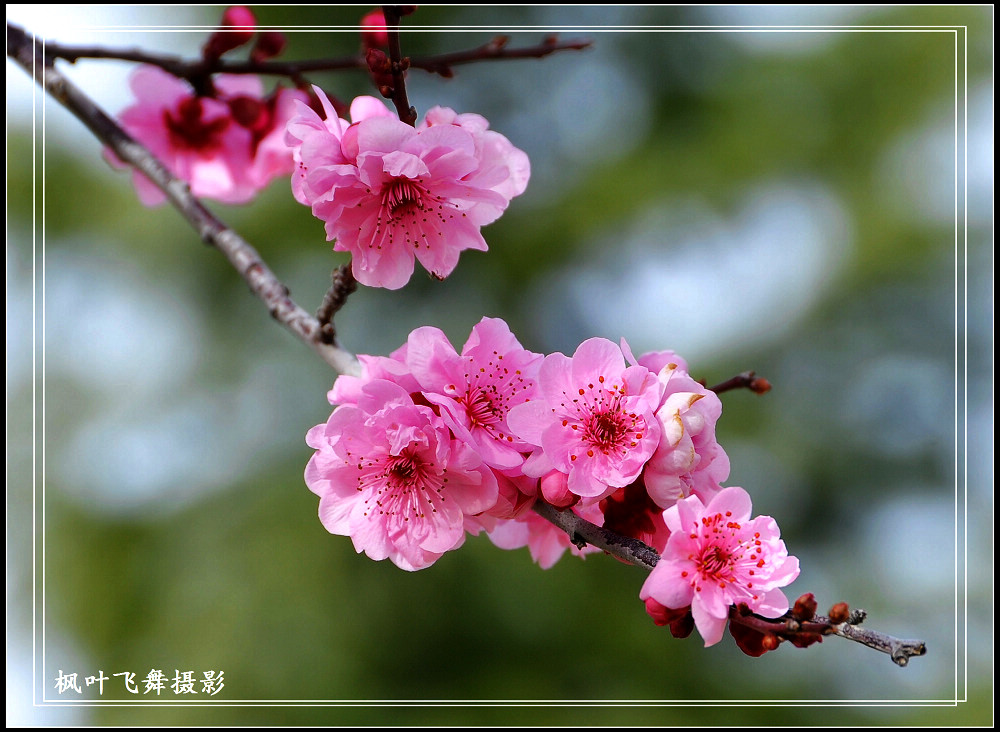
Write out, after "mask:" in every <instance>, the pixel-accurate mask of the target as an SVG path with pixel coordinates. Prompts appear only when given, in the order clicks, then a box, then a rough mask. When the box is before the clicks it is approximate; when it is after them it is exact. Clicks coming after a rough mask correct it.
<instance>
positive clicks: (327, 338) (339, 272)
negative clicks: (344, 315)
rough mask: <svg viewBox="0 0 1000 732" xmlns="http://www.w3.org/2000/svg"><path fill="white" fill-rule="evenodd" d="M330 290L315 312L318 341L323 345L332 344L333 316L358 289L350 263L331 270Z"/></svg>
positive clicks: (334, 337) (333, 332)
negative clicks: (317, 324)
mask: <svg viewBox="0 0 1000 732" xmlns="http://www.w3.org/2000/svg"><path fill="white" fill-rule="evenodd" d="M331 279H332V284H331V285H330V289H329V290H327V291H326V295H324V296H323V302H322V303H320V306H319V309H318V310H317V311H316V320H317V321H319V326H320V339H321V340H322V341H323V342H324V343H333V342H334V341H335V340H336V337H337V331H336V330H335V329H334V327H333V316H334V315H336V314H337V312H338V311H339V310H340V309H341V308H342V307H344V304H345V303H346V302H347V298H348V297H350V295H351V293H353V292H354V291H355V290H357V289H358V281H357V280H356V279H354V272H353V270H352V269H351V263H350V262H348V263H347V264H342V265H340V266H339V267H337V269H335V270H333V275H332V277H331Z"/></svg>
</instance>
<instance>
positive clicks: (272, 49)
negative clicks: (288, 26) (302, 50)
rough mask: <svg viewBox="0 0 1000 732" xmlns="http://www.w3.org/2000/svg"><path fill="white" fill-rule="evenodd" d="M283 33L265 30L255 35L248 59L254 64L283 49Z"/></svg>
mask: <svg viewBox="0 0 1000 732" xmlns="http://www.w3.org/2000/svg"><path fill="white" fill-rule="evenodd" d="M285 43H286V39H285V34H284V33H278V31H265V32H264V33H261V34H260V35H259V36H257V42H256V43H255V44H254V46H253V50H252V51H250V60H251V61H253V62H254V63H255V64H258V63H260V62H262V61H267V59H269V58H274V57H275V56H277V55H279V54H281V52H282V51H284V50H285Z"/></svg>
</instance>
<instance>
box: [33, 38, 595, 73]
mask: <svg viewBox="0 0 1000 732" xmlns="http://www.w3.org/2000/svg"><path fill="white" fill-rule="evenodd" d="M508 41H509V37H508V36H497V37H495V38H493V39H492V40H490V41H489V42H487V43H485V44H483V45H482V46H478V47H476V48H471V49H468V50H465V51H455V52H452V53H442V54H436V55H431V56H423V57H420V58H411V59H409V68H411V69H420V70H421V71H426V72H428V73H431V74H438V75H440V76H443V77H446V78H451V76H452V75H453V72H452V70H451V67H452V66H459V65H462V64H470V63H476V62H478V61H505V60H516V59H528V58H544V57H545V56H548V55H550V54H552V53H556V52H558V51H579V50H583V49H586V48H590V46H591V45H593V44H592V42H591V41H559V40H558V39H557V38H556V37H555V36H548V37H546V38H545V39H544V40H543V41H542V42H541V43H540V44H537V45H534V46H526V47H524V48H508V47H507V43H508ZM45 57H46V63H47V64H48V65H51V63H52V60H54V59H57V58H61V59H63V60H65V61H68V62H69V63H75V62H76V61H78V60H80V59H83V58H92V59H112V60H116V61H132V62H134V63H141V64H150V65H152V66H158V67H160V68H161V69H163V70H164V71H166V72H168V73H170V74H172V75H174V76H176V77H178V78H181V79H188V80H192V79H199V78H202V77H204V76H205V75H206V74H262V75H266V76H287V77H288V78H290V79H292V80H301V79H302V75H303V74H305V73H308V72H315V71H347V70H355V71H367V70H368V62H367V60H366V59H365V57H364V56H361V55H358V54H354V55H350V56H332V57H328V58H318V59H307V60H302V61H252V60H251V61H236V60H231V59H229V60H227V59H224V58H214V59H213V58H210V59H198V60H196V61H188V60H185V59H183V58H181V57H179V56H171V55H169V54H160V53H151V52H149V51H143V50H141V49H137V48H133V49H108V48H103V47H101V46H72V45H66V44H62V43H56V42H48V43H46V46H45ZM400 60H402V59H400Z"/></svg>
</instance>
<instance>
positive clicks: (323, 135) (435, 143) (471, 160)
mask: <svg viewBox="0 0 1000 732" xmlns="http://www.w3.org/2000/svg"><path fill="white" fill-rule="evenodd" d="M314 88H315V87H314ZM315 89H316V94H317V96H318V97H319V100H320V103H321V104H322V106H323V109H324V112H325V114H326V118H325V119H321V118H320V117H319V115H318V114H316V112H314V111H313V110H312V109H310V108H309V107H308V106H307V105H305V104H300V105H299V107H298V112H299V114H298V116H297V117H295V118H294V119H292V120H291V121H290V122H289V124H288V135H287V142H288V145H289V146H290V147H291V148H292V151H293V154H294V156H295V161H296V163H297V164H298V170H297V172H296V173H295V175H294V176H293V179H292V191H293V193H294V195H295V198H296V200H298V201H299V202H300V203H303V204H305V205H307V206H310V207H311V208H312V212H313V215H314V216H316V217H317V218H319V219H322V220H323V221H324V222H325V228H326V234H327V240H328V241H332V240H336V244H335V245H334V250H336V251H341V252H350V253H351V255H352V268H353V271H354V276H355V278H356V279H357V280H358V282H360V283H362V284H364V285H368V286H372V287H385V288H388V289H391V290H395V289H398V288H400V287H402V286H403V285H405V284H406V283H407V281H408V280H409V279H410V276H411V275H412V274H413V268H414V259H417V260H419V261H420V263H421V264H422V265H423V266H424V268H425V269H427V270H428V271H429V272H430V273H431V274H432V275H433V276H434V277H437V278H438V279H441V278H444V277H447V276H448V275H449V274H451V272H452V270H454V269H455V266H456V264H457V263H458V257H459V254H460V253H461V252H462V251H464V250H465V249H478V250H481V251H485V250H486V248H487V247H486V241H485V240H484V239H483V237H482V234H480V231H479V230H480V228H481V227H483V226H485V225H486V224H489V223H492V222H493V221H495V220H496V219H497V218H499V217H500V215H501V214H502V213H503V211H504V210H505V209H506V208H507V204H508V203H509V202H510V199H511V198H512V197H513V196H516V195H519V194H521V193H522V192H524V189H525V187H526V186H527V182H528V175H529V166H528V159H527V156H526V155H525V154H524V153H523V152H522V151H520V150H518V149H517V148H515V147H514V146H513V145H511V144H510V142H509V141H508V140H507V139H506V138H505V137H503V136H502V135H499V134H498V133H496V132H492V131H489V130H487V129H486V121H485V120H483V119H482V118H481V117H478V116H476V115H458V116H455V115H454V113H453V112H451V110H432V112H433V119H432V121H431V123H428V122H424V123H423V124H422V125H420V126H419V127H417V128H413V127H410V126H409V125H407V124H405V123H403V122H400V121H399V120H398V119H396V118H395V116H393V115H392V113H391V112H390V111H389V110H388V109H387V108H386V106H385V105H384V104H382V102H380V101H379V100H377V99H374V98H373V97H358V98H357V99H355V100H354V102H353V103H352V104H351V119H352V122H353V124H348V122H347V121H346V120H343V119H340V118H339V117H338V116H337V115H336V112H335V111H334V109H333V106H332V105H331V104H330V102H329V100H328V99H327V98H326V95H325V94H324V93H323V92H322V90H320V89H318V88H315ZM449 113H450V114H449ZM434 119H436V120H437V122H434ZM444 120H448V122H447V123H445V122H444Z"/></svg>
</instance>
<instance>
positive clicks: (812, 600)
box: [792, 592, 817, 621]
mask: <svg viewBox="0 0 1000 732" xmlns="http://www.w3.org/2000/svg"><path fill="white" fill-rule="evenodd" d="M816 608H817V603H816V597H815V596H814V595H813V593H811V592H807V593H806V594H804V595H802V597H800V598H799V599H798V600H796V601H795V606H794V607H792V617H794V618H795V619H796V620H803V621H807V620H812V619H813V617H814V616H815V615H816Z"/></svg>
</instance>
